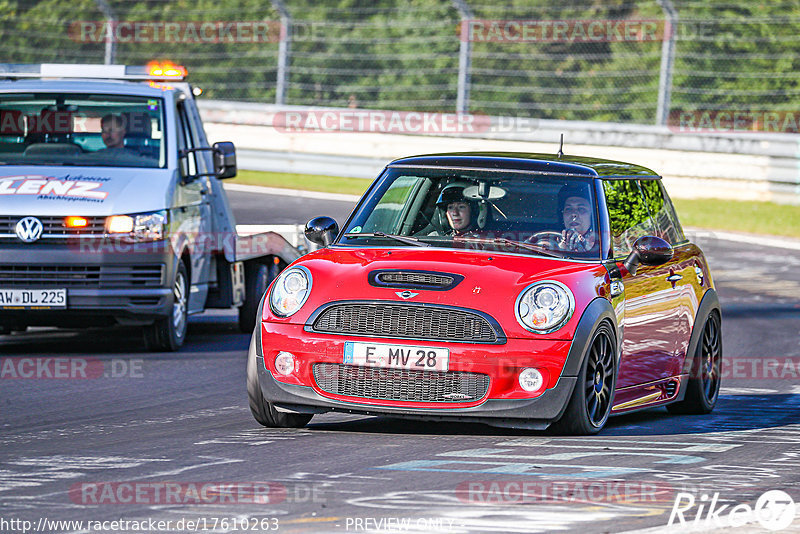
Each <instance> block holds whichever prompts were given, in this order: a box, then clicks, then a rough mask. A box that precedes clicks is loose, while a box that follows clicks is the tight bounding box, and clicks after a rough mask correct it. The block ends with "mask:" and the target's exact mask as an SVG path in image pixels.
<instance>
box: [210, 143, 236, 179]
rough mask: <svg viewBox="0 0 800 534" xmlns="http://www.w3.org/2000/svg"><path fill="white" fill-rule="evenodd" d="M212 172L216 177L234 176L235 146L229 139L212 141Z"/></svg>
mask: <svg viewBox="0 0 800 534" xmlns="http://www.w3.org/2000/svg"><path fill="white" fill-rule="evenodd" d="M212 148H213V150H214V155H213V159H214V172H216V173H217V178H219V179H224V178H233V177H234V176H236V148H235V147H234V146H233V143H231V142H229V141H221V142H219V143H214V146H213V147H212Z"/></svg>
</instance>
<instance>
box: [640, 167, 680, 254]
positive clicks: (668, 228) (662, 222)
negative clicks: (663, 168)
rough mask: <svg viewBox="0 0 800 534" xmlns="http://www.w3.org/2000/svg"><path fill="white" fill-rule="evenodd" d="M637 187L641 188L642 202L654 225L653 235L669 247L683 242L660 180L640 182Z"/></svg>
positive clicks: (673, 209) (672, 208)
mask: <svg viewBox="0 0 800 534" xmlns="http://www.w3.org/2000/svg"><path fill="white" fill-rule="evenodd" d="M639 186H640V187H641V188H642V193H643V194H644V201H645V203H646V204H647V209H648V210H649V211H650V217H652V219H653V224H654V225H655V230H656V233H655V235H657V236H658V237H660V238H661V239H663V240H665V241H666V242H667V243H669V244H670V245H676V244H678V243H681V242H683V241H685V240H686V238H685V237H684V235H683V229H682V228H681V225H680V222H678V217H677V215H676V214H675V208H674V207H673V206H672V202H670V200H669V196H668V195H667V192H666V190H665V189H664V184H662V183H661V180H641V181H640V182H639Z"/></svg>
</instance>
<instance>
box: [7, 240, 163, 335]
mask: <svg viewBox="0 0 800 534" xmlns="http://www.w3.org/2000/svg"><path fill="white" fill-rule="evenodd" d="M92 245H93V246H92V247H89V246H83V247H79V245H73V244H59V243H55V244H50V243H34V244H3V245H2V257H0V291H2V290H9V289H65V290H66V292H67V301H66V307H63V308H55V307H51V308H39V307H37V308H31V307H17V306H8V305H4V306H1V307H0V325H14V324H24V325H37V326H45V325H52V326H84V325H99V324H110V323H114V322H119V323H124V324H146V323H149V322H152V320H153V319H156V318H159V317H165V316H167V315H169V314H170V312H171V309H172V289H171V284H170V281H171V280H172V279H173V278H174V269H175V261H174V255H173V254H172V251H171V249H169V247H165V246H164V244H163V243H159V242H155V243H141V244H135V245H129V246H128V247H126V248H124V249H122V250H119V249H115V248H114V247H108V248H107V249H106V248H104V247H103V246H102V245H98V244H97V243H93V244H92Z"/></svg>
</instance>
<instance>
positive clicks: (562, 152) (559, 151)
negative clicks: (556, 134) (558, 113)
mask: <svg viewBox="0 0 800 534" xmlns="http://www.w3.org/2000/svg"><path fill="white" fill-rule="evenodd" d="M563 155H564V134H563V133H562V134H561V143H559V145H558V154H556V157H557V158H558V159H561V156H563Z"/></svg>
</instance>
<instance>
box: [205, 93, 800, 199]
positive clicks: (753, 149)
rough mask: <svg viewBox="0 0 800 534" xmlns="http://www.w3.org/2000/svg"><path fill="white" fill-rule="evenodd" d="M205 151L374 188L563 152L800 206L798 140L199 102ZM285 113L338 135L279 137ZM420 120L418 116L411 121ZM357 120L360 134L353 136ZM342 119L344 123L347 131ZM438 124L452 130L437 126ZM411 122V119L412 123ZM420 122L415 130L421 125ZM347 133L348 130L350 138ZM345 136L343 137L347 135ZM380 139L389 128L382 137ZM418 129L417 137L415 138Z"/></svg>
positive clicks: (687, 186)
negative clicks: (423, 157)
mask: <svg viewBox="0 0 800 534" xmlns="http://www.w3.org/2000/svg"><path fill="white" fill-rule="evenodd" d="M200 111H201V114H202V115H203V119H204V122H205V124H206V132H207V133H208V136H209V139H210V140H211V141H212V142H213V141H217V140H228V141H233V142H234V143H235V144H236V146H237V151H238V152H237V153H238V157H239V164H240V166H241V168H243V169H252V170H266V171H276V172H293V173H311V174H322V175H330V176H351V177H362V178H373V177H375V176H376V174H377V173H378V172H379V171H380V169H381V168H383V166H384V165H385V164H386V163H387V162H389V161H391V160H392V159H395V158H399V157H402V156H408V155H411V154H425V153H437V152H451V151H457V152H463V151H515V152H516V151H519V152H534V153H535V152H541V153H552V154H554V153H556V152H557V150H558V140H559V137H560V135H561V134H562V133H563V134H564V152H565V153H567V154H578V155H581V156H591V157H599V158H606V159H612V160H621V161H630V162H635V163H638V164H642V165H645V166H646V167H650V168H652V169H654V170H656V171H658V172H660V173H661V174H662V176H663V177H664V181H665V183H666V185H667V187H668V188H669V190H670V193H671V194H672V195H673V196H676V197H685V198H691V197H715V198H729V199H742V200H771V201H775V202H781V203H789V204H799V205H800V159H798V158H799V157H800V136H798V135H792V134H771V133H728V132H712V133H683V132H677V131H673V130H670V129H669V128H666V127H657V126H643V125H632V124H616V123H601V122H579V121H554V120H538V121H536V120H531V119H514V118H508V117H485V116H474V117H469V120H470V121H474V122H473V123H472V124H473V125H474V124H478V125H479V127H478V128H474V127H473V128H472V129H471V130H470V129H469V128H468V129H466V130H464V131H459V132H450V133H447V132H444V133H443V132H441V131H438V132H435V133H434V132H433V131H432V130H435V128H430V129H429V131H431V133H420V132H419V131H411V130H412V129H411V128H408V129H407V130H409V131H402V130H403V128H402V126H403V125H402V122H403V120H406V119H408V118H409V116H410V115H412V114H411V113H405V112H394V111H378V110H362V109H330V108H326V109H323V108H313V107H300V106H297V107H285V106H276V105H270V104H251V103H242V102H225V101H202V102H201V103H200ZM287 113H295V114H299V115H302V116H304V117H308V116H315V117H317V118H321V117H323V115H324V114H325V113H330V114H332V115H331V117H335V118H338V119H339V122H341V123H346V124H345V126H346V128H342V129H335V128H329V127H327V128H326V127H322V126H320V127H319V128H318V129H314V128H310V127H308V125H307V124H306V125H305V126H301V127H299V128H289V127H286V117H287ZM417 115H420V117H421V116H422V114H417ZM359 116H360V117H362V119H364V120H362V123H363V124H364V125H366V127H364V128H360V129H359V127H358V121H357V120H352V119H357V118H358V117H359ZM343 117H349V118H350V119H351V120H350V121H349V122H347V121H344V120H343V119H342V118H343ZM372 117H378V118H380V117H383V118H385V119H386V121H387V122H385V123H382V124H384V125H386V124H389V122H390V121H391V120H392V118H393V117H394V118H395V119H398V120H400V123H399V124H400V126H401V128H400V129H399V131H401V133H395V132H396V131H398V130H397V129H395V130H394V131H393V133H384V132H383V131H376V130H381V128H374V127H373V126H374V124H371V123H370V119H371V118H372ZM441 117H442V116H439V122H438V123H437V122H436V120H437V118H436V117H433V122H434V123H436V124H443V123H445V122H447V120H458V118H457V117H456V118H455V119H454V118H453V117H455V116H453V117H447V116H444V119H441ZM418 118H419V117H418ZM422 120H423V119H422V118H420V119H419V121H418V122H417V123H415V124H422V122H421V121H422ZM353 126H356V128H355V129H356V130H358V131H353ZM348 128H349V129H348ZM386 129H388V128H386ZM423 129H424V128H423Z"/></svg>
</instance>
